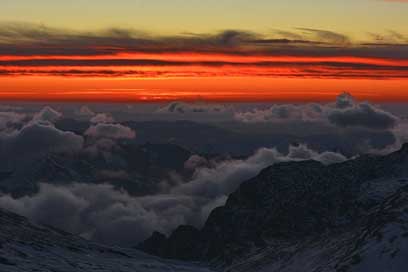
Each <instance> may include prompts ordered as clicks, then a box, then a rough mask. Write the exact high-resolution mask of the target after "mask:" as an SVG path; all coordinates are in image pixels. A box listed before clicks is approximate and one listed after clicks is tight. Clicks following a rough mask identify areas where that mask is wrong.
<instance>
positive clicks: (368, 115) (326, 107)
mask: <svg viewBox="0 0 408 272" xmlns="http://www.w3.org/2000/svg"><path fill="white" fill-rule="evenodd" d="M235 119H236V120H239V121H242V122H247V123H265V122H288V121H302V122H308V121H309V122H310V121H313V122H325V123H328V124H332V125H334V126H336V127H340V128H350V127H359V128H365V129H374V130H389V129H391V128H393V127H395V126H396V124H397V122H398V118H397V117H396V116H394V115H393V114H391V113H388V112H386V111H384V110H382V109H380V108H378V107H376V106H374V105H371V104H369V103H367V102H361V103H358V102H356V101H355V100H354V98H353V97H352V96H351V95H350V94H349V93H346V92H344V93H342V94H340V95H339V96H338V97H337V99H336V101H335V103H329V104H322V105H320V104H299V105H292V104H278V105H273V106H271V107H270V108H268V109H262V110H259V109H255V110H252V111H249V112H238V113H236V114H235Z"/></svg>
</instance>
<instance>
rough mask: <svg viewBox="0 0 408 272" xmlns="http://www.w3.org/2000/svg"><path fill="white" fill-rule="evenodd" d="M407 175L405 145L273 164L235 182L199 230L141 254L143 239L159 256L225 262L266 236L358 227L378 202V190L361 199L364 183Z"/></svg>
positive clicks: (296, 235)
mask: <svg viewBox="0 0 408 272" xmlns="http://www.w3.org/2000/svg"><path fill="white" fill-rule="evenodd" d="M407 174H408V145H404V147H403V148H402V149H401V150H400V151H397V152H395V153H392V154H390V155H387V156H362V157H359V158H357V159H354V160H350V161H347V162H344V163H339V164H333V165H329V166H324V165H322V164H320V163H318V162H315V161H304V162H288V163H281V164H276V165H273V166H271V167H268V168H266V169H264V170H263V171H261V173H260V174H259V175H258V176H256V177H254V178H253V179H251V180H248V181H246V182H244V183H243V184H241V186H240V187H239V189H238V190H236V191H235V192H234V193H232V194H231V195H230V196H229V198H228V200H227V203H226V204H225V206H223V207H220V208H217V209H215V210H214V211H213V212H212V213H211V214H210V216H209V218H208V220H207V222H206V223H205V225H204V227H203V228H202V229H201V230H200V231H199V232H195V231H194V235H191V232H190V235H187V234H185V233H184V234H183V232H182V231H180V230H176V231H175V232H174V233H173V234H172V235H171V236H170V237H169V239H165V240H160V242H158V243H156V244H155V245H154V243H152V244H150V245H149V246H150V249H149V251H147V250H146V249H145V247H144V246H143V244H142V245H141V247H140V248H141V249H143V250H146V251H147V252H153V251H152V249H151V248H152V247H153V248H156V249H155V250H156V253H154V254H156V255H159V256H162V257H166V258H175V259H183V260H200V261H210V262H212V263H218V264H222V265H228V264H231V263H233V262H234V261H236V260H237V259H239V258H240V257H242V256H245V255H247V254H248V253H249V249H251V248H256V249H262V248H264V247H266V246H267V244H268V242H269V241H273V240H293V239H295V240H302V239H304V238H305V237H309V236H313V235H319V234H320V233H325V232H342V231H345V230H349V229H352V228H355V227H356V226H358V225H360V224H363V223H362V222H364V220H366V218H367V216H368V212H369V211H370V210H371V209H373V207H376V205H377V206H378V205H381V204H382V203H383V202H384V201H385V200H386V194H385V193H384V195H383V196H381V197H376V198H374V197H367V196H365V195H367V194H368V193H367V192H368V191H369V188H371V187H373V186H379V185H378V184H380V185H381V186H383V185H387V183H390V182H389V181H388V180H389V179H397V178H398V177H406V176H408V175H407ZM381 179H383V181H381V182H379V183H378V184H377V183H375V185H371V183H370V182H371V181H374V180H381ZM403 183H404V182H402V183H401V184H403ZM396 188H397V187H396ZM183 228H185V227H183ZM183 235H184V236H183ZM176 238H177V239H176ZM191 238H193V239H191ZM150 241H152V240H151V239H150ZM180 244H182V245H180ZM155 246H156V247H155ZM158 248H160V249H161V250H157V249H158ZM179 249H183V250H179ZM184 249H188V250H184ZM170 252H172V254H170Z"/></svg>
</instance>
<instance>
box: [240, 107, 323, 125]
mask: <svg viewBox="0 0 408 272" xmlns="http://www.w3.org/2000/svg"><path fill="white" fill-rule="evenodd" d="M322 113H323V110H322V106H321V105H319V104H306V105H292V104H281V105H273V106H271V107H270V108H268V109H263V110H259V109H254V110H252V111H248V112H237V113H236V114H235V119H236V120H239V121H242V122H245V123H265V122H288V121H316V120H319V119H320V118H321V117H322Z"/></svg>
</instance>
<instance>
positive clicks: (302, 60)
mask: <svg viewBox="0 0 408 272" xmlns="http://www.w3.org/2000/svg"><path fill="white" fill-rule="evenodd" d="M393 33H394V34H393V35H392V37H394V38H393V39H392V40H391V41H388V40H385V39H381V40H380V39H377V38H375V37H379V36H383V37H390V35H388V34H389V33H388V34H387V35H382V34H375V35H374V36H373V37H374V38H373V40H372V41H369V42H364V43H357V42H354V41H352V40H351V39H350V38H349V37H347V36H346V35H344V34H341V33H336V32H333V31H329V30H323V29H314V28H297V29H294V30H293V31H276V32H274V33H272V34H269V35H263V34H260V33H254V32H248V31H241V30H225V31H222V32H218V33H211V34H193V33H184V34H183V35H174V36H155V35H149V34H146V33H142V32H139V31H135V30H129V29H108V30H104V31H99V32H77V31H72V30H63V29H54V28H49V27H44V26H39V25H34V24H10V23H9V24H1V25H0V75H7V76H24V75H44V76H46V75H48V76H49V75H56V76H75V77H197V76H206V77H207V76H279V77H302V78H303V77H319V78H322V77H328V78H405V77H406V76H407V73H408V59H407V58H406V57H405V56H407V55H408V54H407V48H408V46H407V44H406V37H403V35H402V34H399V33H395V32H393ZM396 37H399V38H396Z"/></svg>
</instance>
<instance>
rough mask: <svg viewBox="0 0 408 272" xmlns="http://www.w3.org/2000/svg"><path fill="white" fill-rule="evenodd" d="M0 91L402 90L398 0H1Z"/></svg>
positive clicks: (143, 96) (127, 95) (268, 96)
mask: <svg viewBox="0 0 408 272" xmlns="http://www.w3.org/2000/svg"><path fill="white" fill-rule="evenodd" d="M0 5H1V11H0V98H1V99H8V100H58V101H82V100H86V101H114V102H116V101H118V102H122V101H126V102H128V101H137V102H152V101H172V100H188V101H195V100H208V101H239V102H242V101H277V100H278V101H317V100H332V99H333V98H334V97H335V96H336V95H337V94H338V93H339V92H342V91H348V92H350V93H351V94H353V95H354V96H355V97H357V98H358V99H367V100H374V101H408V80H407V76H408V31H407V26H408V16H406V14H408V1H404V0H388V1H387V0H341V1H339V0H315V1H304V0H290V1H288V0H275V1H266V0H256V1H254V0H207V1H198V0H189V1H187V0H173V1H168V0H150V1H144V0H133V1H130V0H117V1H108V0H100V1H85V0H72V1H52V0H38V1H29V0H20V1H15V0H0Z"/></svg>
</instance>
